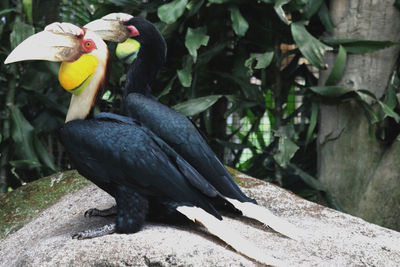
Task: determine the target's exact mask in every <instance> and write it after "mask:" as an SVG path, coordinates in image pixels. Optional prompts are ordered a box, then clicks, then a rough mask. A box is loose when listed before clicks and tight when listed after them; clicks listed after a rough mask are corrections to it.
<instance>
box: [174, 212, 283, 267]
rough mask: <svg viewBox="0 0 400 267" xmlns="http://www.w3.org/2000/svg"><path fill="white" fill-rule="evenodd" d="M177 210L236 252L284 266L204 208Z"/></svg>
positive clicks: (267, 262)
mask: <svg viewBox="0 0 400 267" xmlns="http://www.w3.org/2000/svg"><path fill="white" fill-rule="evenodd" d="M177 210H178V211H179V212H180V213H182V214H183V215H185V216H186V217H187V218H189V219H190V220H192V221H194V222H196V223H199V224H201V225H203V226H204V227H205V228H206V229H207V230H208V231H209V232H210V233H211V234H213V235H215V236H216V237H218V238H219V239H221V240H222V241H224V242H225V243H226V244H228V245H229V246H231V247H232V248H233V249H234V250H236V251H237V252H238V253H240V254H242V255H244V256H246V257H248V258H251V259H253V260H255V261H257V262H259V263H261V264H266V265H272V266H285V265H284V264H283V263H282V262H281V261H279V260H278V259H275V258H273V257H271V256H268V255H266V254H267V253H266V252H265V251H262V250H260V249H259V248H257V247H256V246H254V244H252V243H251V242H249V241H248V240H247V239H245V238H243V237H241V236H240V234H239V233H237V232H235V231H234V230H232V229H230V228H229V227H228V226H227V224H226V223H225V222H224V221H223V220H222V221H220V220H218V219H216V218H215V217H214V216H212V215H211V214H209V213H207V212H205V211H204V210H202V209H200V208H197V207H188V206H181V207H178V208H177Z"/></svg>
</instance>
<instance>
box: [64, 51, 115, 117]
mask: <svg viewBox="0 0 400 267" xmlns="http://www.w3.org/2000/svg"><path fill="white" fill-rule="evenodd" d="M105 51H106V53H104V54H103V55H102V56H101V57H99V56H98V60H99V61H98V65H97V67H96V70H95V72H94V74H93V77H92V79H91V80H90V82H89V84H88V85H87V86H86V88H84V90H83V91H82V92H81V93H80V94H79V95H72V98H71V102H70V104H69V108H68V113H67V117H66V119H65V122H68V121H72V120H83V119H85V118H86V117H87V116H88V115H89V113H90V110H91V109H92V107H93V106H94V104H95V102H96V99H97V96H98V95H99V94H101V92H100V91H102V89H103V88H104V85H105V82H106V76H107V65H108V58H109V56H108V50H105Z"/></svg>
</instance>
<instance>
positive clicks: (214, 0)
mask: <svg viewBox="0 0 400 267" xmlns="http://www.w3.org/2000/svg"><path fill="white" fill-rule="evenodd" d="M231 1H232V0H208V2H209V3H211V4H224V3H228V2H231Z"/></svg>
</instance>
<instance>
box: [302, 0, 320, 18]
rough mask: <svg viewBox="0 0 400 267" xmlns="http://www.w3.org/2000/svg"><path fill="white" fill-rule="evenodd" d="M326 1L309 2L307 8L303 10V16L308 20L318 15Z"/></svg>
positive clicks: (314, 0)
mask: <svg viewBox="0 0 400 267" xmlns="http://www.w3.org/2000/svg"><path fill="white" fill-rule="evenodd" d="M323 2H324V0H311V1H307V4H306V6H305V7H304V9H303V15H304V17H305V18H306V19H309V18H311V16H312V15H314V14H315V13H317V11H318V10H319V9H320V7H321V5H322V3H323Z"/></svg>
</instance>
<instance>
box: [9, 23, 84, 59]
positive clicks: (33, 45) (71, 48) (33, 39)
mask: <svg viewBox="0 0 400 267" xmlns="http://www.w3.org/2000/svg"><path fill="white" fill-rule="evenodd" d="M80 55H81V51H80V40H79V37H78V36H76V35H74V34H71V33H60V32H53V31H46V30H45V31H42V32H39V33H36V34H34V35H32V36H30V37H29V38H27V39H25V40H24V41H23V42H22V43H20V44H19V45H18V46H17V47H16V48H15V49H14V50H13V51H11V53H10V54H9V55H8V57H7V58H6V60H5V61H4V64H9V63H14V62H18V61H25V60H48V61H57V62H60V61H74V60H76V59H77V58H79V56H80Z"/></svg>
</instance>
